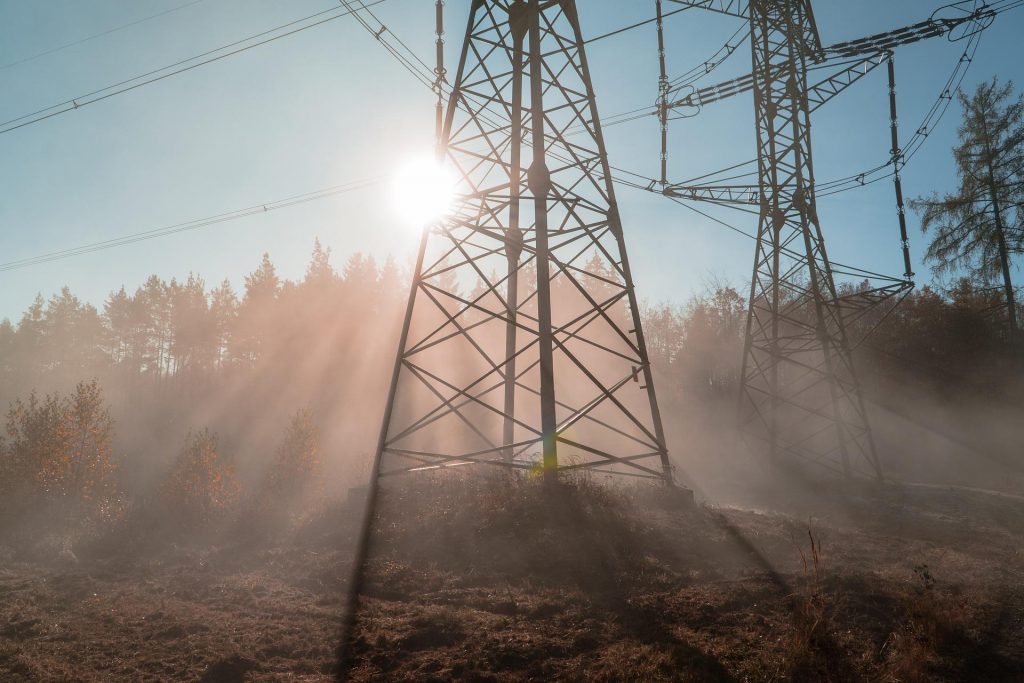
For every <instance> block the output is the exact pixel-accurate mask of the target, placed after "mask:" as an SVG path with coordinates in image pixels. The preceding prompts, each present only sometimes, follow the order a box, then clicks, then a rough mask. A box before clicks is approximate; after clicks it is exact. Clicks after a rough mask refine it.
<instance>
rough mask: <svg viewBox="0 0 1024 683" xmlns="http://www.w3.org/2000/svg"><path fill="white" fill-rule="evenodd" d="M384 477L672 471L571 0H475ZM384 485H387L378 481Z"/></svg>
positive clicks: (384, 438)
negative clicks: (444, 181) (451, 199)
mask: <svg viewBox="0 0 1024 683" xmlns="http://www.w3.org/2000/svg"><path fill="white" fill-rule="evenodd" d="M439 158H443V159H444V162H445V163H446V164H447V165H448V166H449V168H451V169H453V170H454V172H455V173H456V174H457V176H458V179H459V191H458V199H457V202H456V206H455V208H454V210H453V211H452V212H451V214H450V215H448V216H447V217H445V218H444V219H443V220H442V221H440V222H439V223H438V224H437V225H434V226H431V227H430V228H429V229H428V230H425V231H424V234H423V237H422V240H421V243H420V247H419V252H418V256H417V260H416V266H415V273H414V276H413V282H412V289H411V292H410V296H409V300H408V307H407V310H406V314H405V319H404V322H403V327H402V332H401V337H400V346H399V351H398V355H397V359H396V363H395V368H394V376H393V381H392V385H391V388H390V392H389V396H388V403H387V409H386V413H385V418H384V423H383V427H382V430H381V436H380V442H379V445H378V453H377V460H376V465H375V472H374V482H376V480H377V478H378V477H387V476H390V475H394V474H397V473H401V472H409V471H415V470H422V469H435V468H442V467H453V466H459V465H470V464H472V465H478V464H484V465H497V466H503V467H510V468H522V469H536V470H543V471H544V472H545V473H548V474H553V473H555V472H557V471H560V470H567V469H579V468H585V469H589V470H592V471H598V472H607V473H615V474H632V475H637V476H642V477H651V478H655V479H662V480H666V481H671V479H672V475H671V469H670V466H669V461H668V455H667V450H666V445H665V434H664V430H663V428H662V423H661V416H660V414H659V410H658V402H657V398H656V396H655V391H654V383H653V379H652V373H651V367H650V363H649V360H648V355H647V349H646V346H645V342H644V336H643V331H642V327H641V323H640V311H639V307H638V305H637V299H636V294H635V292H634V289H633V279H632V275H631V273H630V267H629V261H628V259H627V256H626V248H625V243H624V238H623V230H622V224H621V221H620V218H619V211H618V206H617V203H616V198H615V190H614V188H613V186H612V177H611V173H610V171H609V165H608V157H607V152H606V150H605V144H604V139H603V136H602V131H601V125H600V120H599V118H598V113H597V106H596V103H595V98H594V88H593V84H592V81H591V78H590V72H589V68H588V65H587V57H586V51H585V49H584V41H583V39H582V37H581V32H580V24H579V16H578V12H577V7H576V3H575V2H574V1H573V0H561V1H554V2H551V1H543V2H542V1H541V0H473V2H472V4H471V9H470V15H469V22H468V26H467V28H466V33H465V39H464V42H463V45H462V51H461V56H460V59H459V63H458V68H457V72H456V75H455V79H454V81H453V82H452V87H451V92H450V93H449V97H448V102H447V107H446V110H445V112H444V119H443V129H442V134H441V136H440V145H439ZM374 485H376V484H375V483H374Z"/></svg>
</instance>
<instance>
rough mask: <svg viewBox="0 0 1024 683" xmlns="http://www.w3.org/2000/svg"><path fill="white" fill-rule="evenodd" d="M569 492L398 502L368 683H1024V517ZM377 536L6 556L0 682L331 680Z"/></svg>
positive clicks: (985, 508) (373, 620)
mask: <svg viewBox="0 0 1024 683" xmlns="http://www.w3.org/2000/svg"><path fill="white" fill-rule="evenodd" d="M556 493H557V495H552V492H551V491H548V490H546V489H545V488H544V487H543V486H541V485H540V484H538V483H536V482H518V483H517V482H511V483H510V482H509V481H508V480H501V481H497V482H495V481H488V482H469V483H466V482H462V483H461V484H458V485H442V486H440V487H438V486H433V485H432V483H431V482H429V481H426V480H424V481H423V482H421V483H420V484H416V485H414V486H413V487H411V488H405V489H402V490H395V491H387V492H385V495H384V497H383V499H382V505H381V515H380V517H379V518H378V520H377V522H378V523H377V528H376V533H375V534H374V538H375V543H374V545H373V547H372V549H371V550H372V552H371V563H370V565H369V571H368V574H367V583H366V591H365V594H364V597H363V599H362V600H361V603H360V610H359V612H358V615H359V616H358V622H357V629H356V632H355V636H354V638H353V640H352V641H351V643H352V647H351V653H352V656H353V659H352V665H353V666H352V668H351V669H350V674H351V678H352V679H353V680H357V681H378V680H379V681H449V680H470V681H550V680H578V681H590V680H597V681H602V680H603V681H784V680H794V681H819V680H834V681H847V680H849V681H860V680H863V681H914V680H919V681H965V680H979V681H1020V680H1024V543H1022V536H1024V501H1022V500H1021V499H1020V498H1015V497H1012V496H1001V495H994V494H991V493H987V492H979V491H970V490H961V489H945V488H936V487H903V486H893V485H889V486H886V487H884V488H882V489H871V490H858V491H854V492H850V491H845V492H843V495H842V497H841V498H837V499H841V500H842V501H843V503H842V504H841V505H839V504H833V505H831V506H830V507H829V508H828V510H827V511H823V509H822V507H823V506H822V505H820V504H819V502H814V503H805V504H802V505H799V506H798V505H796V504H792V505H786V504H784V503H781V502H778V501H776V502H777V503H778V504H773V505H771V506H767V505H766V506H764V507H763V508H762V509H749V508H748V509H740V508H737V507H706V506H698V507H695V508H690V507H687V506H685V505H681V504H680V502H679V501H678V499H676V498H674V497H672V496H668V495H665V494H663V493H662V492H660V491H655V490H641V489H633V490H630V491H628V492H624V493H622V492H608V491H606V490H604V489H602V488H601V487H599V486H595V485H593V484H592V483H583V484H571V485H567V486H565V487H564V488H563V489H561V490H560V491H558V492H556ZM810 508H813V511H814V515H813V516H809V514H810V511H809V509H810ZM780 509H785V511H784V512H782V511H777V510H780ZM356 528H357V523H356V516H355V515H353V514H335V513H332V515H331V516H329V517H327V518H325V519H323V520H320V521H319V522H318V523H317V524H315V525H313V526H311V527H310V528H307V529H304V530H302V531H301V532H300V533H299V534H297V535H296V536H294V537H292V538H289V539H288V540H285V541H282V542H279V543H275V544H269V545H268V544H265V543H262V544H261V543H245V544H240V543H238V542H237V541H236V542H234V543H231V544H228V543H224V542H223V540H221V541H219V542H213V543H210V544H204V545H199V546H196V545H192V546H184V545H180V546H166V547H158V548H157V549H153V548H150V549H148V550H147V551H145V552H141V551H139V552H132V553H125V552H118V551H117V549H116V548H115V549H111V548H110V547H109V546H108V547H106V548H104V549H103V550H102V552H101V551H93V552H78V558H77V561H76V560H73V559H71V558H70V557H62V558H47V559H45V560H44V559H41V558H33V557H31V556H28V555H25V554H23V553H15V552H13V551H11V550H9V549H8V550H0V552H3V553H4V554H3V555H2V556H0V680H3V681H120V680H126V681H136V680H138V681H164V680H186V681H196V680H200V681H263V680H268V681H269V680H274V681H278V680H280V681H319V680H331V679H332V677H333V670H334V667H335V663H336V660H335V652H336V648H337V645H338V638H339V628H340V623H341V619H340V616H341V611H342V608H343V599H344V588H345V581H346V577H347V576H348V573H349V570H350V565H349V557H350V553H349V550H348V548H349V547H350V543H351V540H352V538H353V536H354V534H355V531H356Z"/></svg>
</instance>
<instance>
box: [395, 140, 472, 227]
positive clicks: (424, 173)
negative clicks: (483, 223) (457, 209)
mask: <svg viewBox="0 0 1024 683" xmlns="http://www.w3.org/2000/svg"><path fill="white" fill-rule="evenodd" d="M455 189H456V182H455V176H454V174H453V173H452V172H451V170H450V169H448V168H447V167H445V166H444V165H443V164H440V163H438V162H437V161H436V160H434V159H432V158H430V157H419V158H415V159H411V160H410V161H408V162H406V163H405V164H404V165H403V166H402V167H401V168H399V169H398V171H397V172H396V173H395V176H394V178H393V180H392V183H391V195H392V205H393V207H394V209H395V211H396V212H397V213H398V215H399V217H400V218H401V219H402V221H403V222H404V223H406V224H407V225H409V226H410V227H413V228H417V229H422V228H424V227H426V226H428V225H430V224H432V223H436V222H437V221H439V220H441V219H442V218H444V217H445V215H447V214H448V212H449V211H451V208H452V204H453V203H454V201H455Z"/></svg>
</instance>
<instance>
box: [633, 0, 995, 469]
mask: <svg viewBox="0 0 1024 683" xmlns="http://www.w3.org/2000/svg"><path fill="white" fill-rule="evenodd" d="M671 2H672V3H674V4H677V5H683V6H686V7H694V8H701V9H706V10H709V11H713V12H717V13H720V14H725V15H729V16H733V17H737V18H741V19H744V20H746V21H747V22H749V39H750V44H751V57H752V62H751V63H752V68H751V70H750V72H749V73H748V74H745V75H743V76H740V77H738V78H734V79H732V80H730V81H725V82H722V83H718V84H716V85H712V86H707V87H704V88H700V89H695V88H693V86H692V85H690V83H692V82H694V81H695V79H693V78H691V79H689V80H688V81H686V82H684V83H683V85H681V86H680V85H676V86H675V87H673V86H671V85H670V82H669V80H668V78H667V74H666V71H665V60H664V49H665V48H664V40H663V37H662V35H661V32H662V18H663V13H662V8H661V5H662V0H656V4H657V9H658V15H657V18H658V29H659V53H660V55H661V59H660V63H661V77H660V79H659V106H658V110H657V113H658V114H659V118H660V121H661V139H662V158H661V169H662V171H661V192H662V193H664V194H665V195H667V196H669V197H672V198H674V199H677V200H695V201H705V202H710V203H714V204H718V205H725V206H728V205H739V206H741V207H742V208H746V209H751V208H754V209H755V210H756V212H757V213H758V216H759V221H758V231H757V235H756V240H757V246H756V250H755V258H754V268H753V274H752V278H751V289H750V300H749V309H748V318H747V330H746V338H745V344H744V354H743V366H742V367H743V369H742V376H741V384H742V389H741V420H742V422H743V426H744V430H745V432H746V433H747V434H750V435H752V436H754V437H756V438H757V439H759V440H763V441H764V442H765V443H766V444H767V446H768V450H769V451H770V452H771V453H772V454H773V455H774V456H778V455H781V454H783V453H788V454H790V455H795V456H797V457H799V458H802V459H805V460H810V461H813V462H815V463H818V464H821V465H824V466H826V467H829V468H831V469H835V470H837V471H839V472H842V473H844V474H846V475H847V476H849V475H851V474H857V473H859V474H866V475H868V476H871V477H874V478H881V476H882V469H881V464H880V462H879V457H878V454H877V452H876V450H875V445H874V440H873V437H872V433H871V427H870V423H869V420H868V415H867V412H866V410H865V407H864V399H863V397H862V395H861V390H860V386H859V384H858V381H857V375H856V373H855V371H854V367H853V360H852V354H851V346H852V344H851V340H850V339H849V337H848V333H847V326H848V325H849V324H851V323H852V322H854V321H856V320H858V319H861V318H864V317H865V316H867V315H868V314H869V313H870V312H871V311H872V310H874V309H877V308H878V307H879V306H883V305H887V306H889V307H890V310H891V308H892V307H894V306H895V305H896V304H897V303H898V302H899V301H900V300H901V299H902V297H903V296H905V295H906V294H907V293H908V292H909V291H910V290H911V289H912V288H913V279H912V278H913V276H914V273H913V272H912V270H911V259H910V252H909V245H908V237H907V226H906V218H905V214H904V206H903V193H902V185H901V179H900V171H901V169H902V167H903V165H904V164H905V162H906V156H905V151H904V150H903V149H901V148H900V143H899V137H898V130H897V117H896V94H895V93H896V89H895V88H896V86H895V72H894V69H893V50H894V49H895V48H897V47H900V46H902V45H907V44H910V43H914V42H917V41H919V40H923V39H930V38H935V37H939V36H948V37H949V38H950V40H965V41H966V43H967V47H966V48H965V50H964V53H963V56H962V57H961V59H960V63H959V64H958V66H957V68H956V69H954V72H953V75H952V76H951V77H950V80H949V81H948V82H947V86H946V91H945V92H944V93H943V94H942V95H941V96H940V98H939V101H938V102H937V104H936V106H934V107H933V108H932V110H930V111H929V113H928V115H927V116H926V119H925V121H924V122H923V124H922V126H921V127H920V128H918V130H917V131H916V132H915V134H914V136H913V138H912V140H911V142H910V147H911V148H913V149H914V150H915V151H916V148H917V147H919V146H920V144H921V143H922V142H923V140H924V138H925V137H927V135H928V133H929V130H930V129H929V126H930V125H931V124H933V123H934V122H935V121H936V117H935V114H936V112H938V117H941V112H943V111H945V107H943V106H941V103H942V101H943V100H944V99H946V100H948V99H950V98H951V97H952V95H951V94H950V88H951V87H952V88H955V87H956V84H958V83H959V80H960V79H962V77H963V74H964V73H965V72H966V68H967V65H969V64H970V61H971V57H972V55H973V54H974V50H975V49H976V46H977V41H978V38H979V36H980V33H981V31H983V30H984V29H985V28H986V27H987V26H989V25H990V24H991V23H992V21H993V20H994V18H995V16H996V15H997V14H998V13H999V12H1001V11H1005V10H1006V9H1008V8H1010V7H1009V6H1006V7H996V8H992V7H989V6H987V5H985V4H984V3H980V4H979V3H969V2H958V3H953V4H950V5H947V6H944V7H942V8H939V9H938V10H936V11H935V12H934V13H933V14H932V16H931V17H930V18H929V19H927V20H925V21H922V22H919V23H917V24H913V25H911V26H905V27H902V28H898V29H895V30H891V31H886V32H884V33H879V34H875V35H872V36H866V37H864V38H858V39H855V40H851V41H846V42H843V43H837V44H834V45H831V46H828V47H822V44H821V40H820V38H819V35H818V30H817V27H816V25H815V21H814V14H813V11H812V9H811V2H810V0H671ZM738 45H739V43H738V42H737V43H726V45H725V46H724V47H723V49H722V50H720V51H719V52H718V53H716V55H715V56H714V57H713V58H712V60H711V61H708V62H705V63H704V67H705V69H706V70H707V71H710V70H711V69H713V68H715V67H716V66H718V65H719V64H720V63H722V62H723V61H725V59H727V58H728V57H729V56H730V55H731V54H732V53H733V51H735V50H736V48H737V47H738ZM882 64H887V66H888V75H889V114H890V128H891V139H892V149H891V150H890V162H889V163H888V164H883V165H880V166H878V167H876V168H874V169H871V170H869V171H867V172H866V173H864V174H859V175H857V176H851V177H850V178H847V179H841V180H839V181H831V182H830V183H827V184H826V185H827V192H828V193H829V194H831V193H835V192H837V191H843V190H844V189H851V188H852V187H856V186H857V185H863V184H864V183H865V176H870V180H869V181H868V182H874V181H876V180H879V179H881V178H883V177H885V175H883V174H885V173H886V169H887V168H888V167H890V166H891V171H889V172H888V175H891V176H892V177H893V180H894V188H895V193H896V205H897V211H898V217H899V228H900V248H901V250H902V260H903V265H904V274H903V276H902V277H890V276H884V275H880V274H878V273H874V272H871V271H866V270H863V269H859V268H854V267H852V266H843V265H839V264H836V263H835V262H832V261H830V259H829V256H828V254H827V252H826V249H825V240H824V238H823V235H822V231H821V223H820V220H819V217H818V211H817V198H816V194H817V188H816V184H815V176H814V164H813V155H812V151H811V114H812V112H814V111H815V110H817V109H818V108H819V107H821V106H822V105H824V104H825V103H827V102H828V101H830V100H831V99H832V98H834V97H836V96H837V95H839V94H840V93H842V92H843V91H845V90H846V89H847V88H848V87H850V86H851V85H853V84H854V83H856V82H857V81H859V80H860V79H861V78H863V77H864V76H866V75H867V74H868V73H870V72H871V71H873V70H874V69H875V68H877V67H879V66H880V65H882ZM812 72H813V73H814V75H815V77H816V80H813V81H810V80H809V77H808V74H809V73H812ZM823 72H824V74H825V75H824V76H823V77H822V76H819V74H822V73H823ZM677 83H678V81H677ZM687 89H689V90H688V91H687ZM745 92H752V93H753V100H754V114H755V116H754V118H755V128H756V139H757V159H756V160H755V161H754V162H751V163H752V164H753V166H754V167H756V177H757V184H756V185H742V184H739V185H737V184H730V183H723V182H716V181H715V180H713V179H712V180H705V182H704V183H703V184H699V185H693V184H685V183H684V184H670V183H668V182H667V178H666V159H667V155H668V146H667V124H668V121H669V116H670V113H671V112H673V111H675V110H677V109H680V108H683V109H686V108H689V109H691V110H697V111H699V110H700V108H702V107H703V106H705V105H707V104H710V103H713V102H717V101H720V100H724V99H727V98H729V97H733V96H735V95H738V94H741V93H745ZM739 166H744V164H740V165H737V166H733V167H730V169H725V171H730V170H731V169H735V168H738V167H739ZM718 175H721V174H720V173H718V172H716V173H710V174H705V176H703V177H704V178H713V177H714V176H718ZM730 175H732V174H730ZM742 176H743V174H740V176H735V175H733V177H742ZM649 189H653V185H652V187H651V188H649ZM836 274H841V275H843V276H847V277H854V278H856V279H857V281H856V283H855V286H850V285H851V283H849V282H848V283H847V286H846V287H845V288H842V287H838V286H837V282H836V277H835V275H836ZM882 317H883V318H884V315H883V316H882ZM855 341H859V340H855Z"/></svg>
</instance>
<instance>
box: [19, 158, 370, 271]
mask: <svg viewBox="0 0 1024 683" xmlns="http://www.w3.org/2000/svg"><path fill="white" fill-rule="evenodd" d="M383 178H384V176H375V177H373V178H365V179H362V180H355V181H351V182H348V183H343V184H341V185H334V186H332V187H327V188H324V189H321V190H314V191H313V192H304V193H302V194H297V195H292V196H291V197H285V198H283V199H277V200H274V201H270V202H266V203H261V204H254V205H252V206H248V207H245V208H243V209H236V210H234V211H227V212H224V213H219V214H216V215H213V216H207V217H205V218H197V219H194V220H190V221H185V222H183V223H175V224H173V225H166V226H163V227H159V228H152V229H150V230H144V231H142V232H136V233H131V234H128V235H123V236H121V237H114V238H112V239H108V240H103V241H100V242H92V243H90V244H83V245H80V246H77V247H71V248H68V249H61V250H58V251H51V252H48V253H45V254H38V255H36V256H30V257H28V258H23V259H19V260H16V261H8V262H7V263H0V272H7V271H11V270H20V269H22V268H28V267H29V266H35V265H39V264H41V263H49V262H51V261H59V260H61V259H66V258H71V257H73V256H81V255H83V254H91V253H93V252H96V251H104V250H106V249H113V248H115V247H123V246H125V245H128V244H135V243H137V242H144V241H146V240H151V239H155V238H157V237H166V236H168V235H174V234H177V233H181V232H187V231H190V230H197V229H199V228H205V227H209V226H211V225H217V224H219V223H226V222H228V221H233V220H237V219H239V218H245V217H247V216H254V215H257V214H261V213H269V212H271V211H276V210H278V209H284V208H286V207H289V206H296V205H298V204H305V203H307V202H312V201H316V200H318V199H325V198H327V197H334V196H337V195H341V194H347V193H349V192H355V191H357V190H363V189H366V188H368V187H371V186H373V185H376V184H378V183H380V182H381V181H382V180H383Z"/></svg>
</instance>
